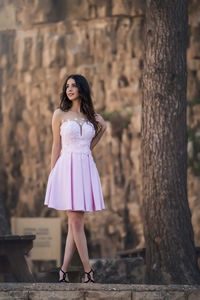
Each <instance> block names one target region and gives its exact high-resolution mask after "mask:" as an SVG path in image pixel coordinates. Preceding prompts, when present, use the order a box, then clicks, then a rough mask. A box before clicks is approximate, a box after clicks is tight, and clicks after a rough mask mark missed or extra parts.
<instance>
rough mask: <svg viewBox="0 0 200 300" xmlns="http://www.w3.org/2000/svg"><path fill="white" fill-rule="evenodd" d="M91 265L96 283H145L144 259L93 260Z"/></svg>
mask: <svg viewBox="0 0 200 300" xmlns="http://www.w3.org/2000/svg"><path fill="white" fill-rule="evenodd" d="M90 263H91V266H92V268H93V270H94V272H95V273H94V274H95V282H96V283H121V284H122V283H126V284H131V283H134V284H140V283H144V277H145V265H144V260H143V258H142V257H134V258H121V259H118V258H104V259H103V258H102V259H93V260H90Z"/></svg>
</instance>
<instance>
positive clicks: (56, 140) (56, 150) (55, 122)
mask: <svg viewBox="0 0 200 300" xmlns="http://www.w3.org/2000/svg"><path fill="white" fill-rule="evenodd" d="M52 132H53V145H52V151H51V170H52V169H53V168H54V166H55V164H56V161H57V159H58V157H59V156H60V151H61V137H60V113H59V110H58V109H56V110H55V111H54V114H53V117H52Z"/></svg>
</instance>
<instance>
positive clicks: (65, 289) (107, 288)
mask: <svg viewBox="0 0 200 300" xmlns="http://www.w3.org/2000/svg"><path fill="white" fill-rule="evenodd" d="M11 299H15V300H50V299H51V300H52V299H54V300H56V299H58V300H64V299H69V300H70V299H73V300H75V299H77V300H87V299H88V300H91V299H95V300H98V299H104V300H112V299H126V300H147V299H148V300H155V299H157V300H161V299H163V300H199V299H200V285H145V284H141V285H135V284H99V283H95V284H92V283H90V284H84V283H69V284H65V283H51V284H50V283H0V300H11Z"/></svg>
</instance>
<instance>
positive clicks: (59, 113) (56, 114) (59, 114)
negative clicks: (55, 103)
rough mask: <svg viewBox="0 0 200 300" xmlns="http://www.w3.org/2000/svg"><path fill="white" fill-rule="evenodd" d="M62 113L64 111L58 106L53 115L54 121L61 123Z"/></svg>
mask: <svg viewBox="0 0 200 300" xmlns="http://www.w3.org/2000/svg"><path fill="white" fill-rule="evenodd" d="M62 114H63V111H62V110H61V109H60V108H57V109H56V110H55V111H54V112H53V117H52V121H53V123H60V121H61V117H62Z"/></svg>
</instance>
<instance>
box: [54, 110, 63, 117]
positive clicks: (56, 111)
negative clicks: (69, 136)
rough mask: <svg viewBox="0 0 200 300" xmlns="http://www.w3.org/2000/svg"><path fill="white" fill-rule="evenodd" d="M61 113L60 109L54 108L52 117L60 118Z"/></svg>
mask: <svg viewBox="0 0 200 300" xmlns="http://www.w3.org/2000/svg"><path fill="white" fill-rule="evenodd" d="M62 113H63V111H62V110H61V109H60V108H56V110H54V113H53V116H61V115H62Z"/></svg>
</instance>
